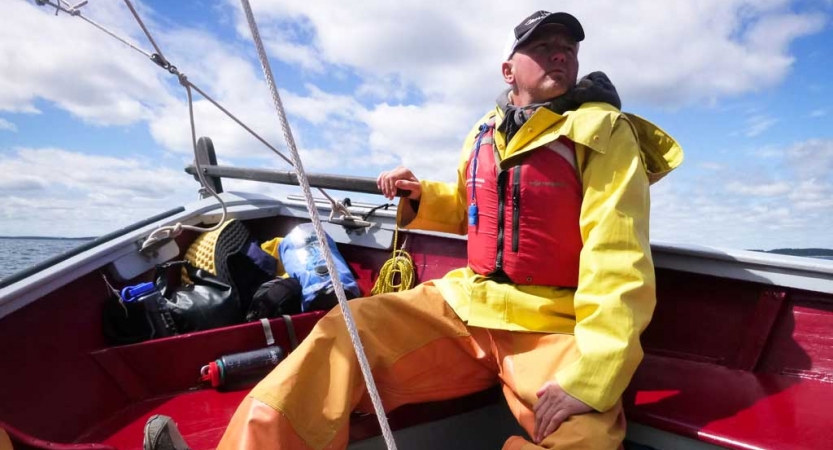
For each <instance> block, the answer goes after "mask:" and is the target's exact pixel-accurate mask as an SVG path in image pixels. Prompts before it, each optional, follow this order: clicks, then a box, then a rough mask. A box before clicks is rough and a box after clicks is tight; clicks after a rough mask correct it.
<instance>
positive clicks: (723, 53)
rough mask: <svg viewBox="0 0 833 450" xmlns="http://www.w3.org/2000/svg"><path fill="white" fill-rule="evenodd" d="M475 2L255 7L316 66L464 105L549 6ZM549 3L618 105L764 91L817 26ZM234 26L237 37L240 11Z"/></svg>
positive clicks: (779, 0) (753, 8) (777, 17)
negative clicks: (524, 23) (528, 20)
mask: <svg viewBox="0 0 833 450" xmlns="http://www.w3.org/2000/svg"><path fill="white" fill-rule="evenodd" d="M229 4H230V5H232V7H234V8H236V2H233V1H231V0H229ZM478 5H479V4H478V3H476V2H473V1H467V2H456V3H452V4H448V3H447V2H441V1H440V0H433V1H425V2H419V3H412V4H407V5H406V4H399V3H396V4H394V3H390V2H385V1H381V0H377V1H365V2H362V3H361V4H356V3H355V2H352V3H344V2H339V1H319V2H290V3H286V2H282V1H280V0H267V1H262V2H258V4H257V5H256V6H257V8H256V11H255V13H256V15H257V17H258V20H259V24H260V26H261V28H262V29H265V30H266V31H267V32H268V31H269V30H283V29H285V28H286V27H287V25H286V24H287V23H288V22H293V21H294V22H300V23H302V24H303V27H302V29H303V31H304V32H303V33H296V35H294V36H293V37H292V38H291V43H292V45H295V46H298V45H306V46H307V47H308V48H309V49H310V51H311V52H313V53H315V54H317V55H319V57H320V58H321V59H322V61H323V62H325V63H326V64H329V65H333V66H338V67H344V66H347V67H352V68H354V69H355V70H356V71H358V72H359V73H360V74H362V75H363V76H366V75H375V76H378V75H380V74H385V75H389V76H393V77H398V78H401V79H402V80H405V81H406V83H408V84H409V85H414V86H417V87H418V88H419V89H420V90H421V91H422V92H423V93H424V94H425V95H427V96H428V97H429V98H431V99H438V100H440V101H443V102H458V103H461V104H464V105H469V106H474V105H483V104H484V102H488V101H489V100H491V99H492V98H493V97H494V96H495V95H496V92H495V91H496V90H497V89H498V88H499V87H500V86H501V81H500V78H499V63H500V56H499V53H500V51H499V50H500V49H501V48H502V46H503V44H504V41H505V39H506V37H507V36H508V35H509V32H510V30H511V27H512V24H514V23H516V22H518V21H519V20H520V19H521V18H522V17H523V16H525V15H526V13H527V12H531V11H534V10H536V9H550V8H552V5H551V4H550V3H548V2H544V1H527V2H523V3H521V4H519V3H518V2H511V3H506V4H495V5H490V7H488V8H482V7H478ZM559 8H561V9H564V10H568V11H571V12H573V13H574V14H575V15H576V16H577V17H579V18H580V19H581V20H582V23H583V24H584V27H585V29H586V31H587V35H588V39H587V41H585V42H584V43H583V44H582V54H581V55H580V56H581V60H582V67H583V69H584V71H585V72H587V71H592V70H598V69H601V70H605V71H607V72H608V73H609V74H610V75H611V77H612V79H613V81H614V82H615V83H616V84H617V87H618V88H619V91H620V93H622V95H623V97H624V99H625V104H626V105H627V104H628V100H629V99H640V100H641V101H649V102H651V103H654V104H656V105H661V106H669V107H677V106H681V105H684V104H687V103H690V102H708V101H710V100H712V99H714V98H719V97H723V96H727V95H738V94H742V93H747V92H755V91H759V90H761V89H764V88H766V87H769V86H772V85H774V84H776V83H778V82H780V81H781V80H783V78H784V77H785V76H786V75H787V73H788V72H789V70H790V68H791V66H792V63H793V57H792V56H791V55H790V54H789V44H790V43H791V42H793V41H794V40H795V39H796V38H798V37H801V36H804V35H807V34H811V33H814V32H817V31H819V30H820V29H821V28H822V26H823V24H824V19H823V17H822V16H820V15H813V14H795V13H793V12H791V10H790V9H791V8H790V2H789V1H785V0H770V1H752V0H731V1H724V0H708V1H701V2H696V3H692V2H685V1H673V2H656V1H653V0H641V1H632V2H627V3H621V2H612V1H607V0H596V1H589V2H588V1H585V2H572V3H568V4H564V5H559ZM667 17H674V20H666V19H665V18H667ZM461 18H465V19H464V20H463V19H461ZM645 24H650V26H646V25H645ZM237 29H238V31H239V33H240V34H241V35H242V36H244V37H245V38H246V39H248V36H249V31H248V28H247V26H246V24H245V22H244V21H243V19H242V15H241V14H240V13H239V12H238V26H237ZM484 30H489V32H486V33H484ZM501 30H503V31H501ZM773 30H777V31H773ZM286 35H287V33H283V34H281V33H277V32H276V33H272V36H273V37H274V39H277V40H279V41H287V40H289V38H287V37H286ZM304 38H306V39H304ZM276 56H277V57H279V58H280V57H283V53H279V54H276ZM287 61H291V60H290V59H287Z"/></svg>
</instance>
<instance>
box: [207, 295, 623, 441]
mask: <svg viewBox="0 0 833 450" xmlns="http://www.w3.org/2000/svg"><path fill="white" fill-rule="evenodd" d="M349 305H350V310H351V312H352V314H353V318H354V319H355V321H356V325H357V328H358V329H359V335H360V337H361V341H362V344H363V346H364V351H365V353H366V354H367V358H368V361H369V362H370V366H371V369H372V371H373V376H374V379H375V381H376V386H377V388H378V391H379V394H380V396H381V398H382V402H383V404H384V407H385V410H386V411H390V410H393V409H394V408H396V407H398V406H401V405H404V404H406V403H420V402H428V401H435V400H447V399H451V398H456V397H461V396H464V395H467V394H472V393H474V392H478V391H481V390H483V389H486V388H488V387H490V386H493V385H495V384H496V383H498V382H502V383H503V392H504V395H505V396H506V400H507V402H508V404H509V408H510V409H511V411H512V413H513V414H514V416H515V417H516V418H517V419H518V422H519V423H520V424H521V426H522V427H523V428H524V429H525V430H526V432H527V433H529V434H530V435H532V433H533V430H534V427H535V418H534V413H533V412H532V406H533V405H534V404H535V402H536V401H537V397H536V395H535V392H536V391H537V390H538V389H539V388H540V387H541V386H542V385H543V384H544V383H545V382H547V381H550V380H553V379H554V375H555V373H556V372H557V371H558V370H559V368H561V367H563V366H565V365H567V364H569V363H571V362H572V361H575V359H576V358H577V357H578V350H577V348H576V345H575V338H574V337H573V336H572V335H567V334H541V333H527V332H512V331H505V330H488V329H484V328H475V327H467V326H466V324H465V323H463V322H462V321H461V320H460V319H459V318H458V317H457V315H456V314H455V313H454V311H453V310H452V309H451V308H450V307H449V306H448V304H447V303H446V302H445V300H444V299H443V297H442V295H440V293H439V290H438V289H437V288H436V287H435V286H434V285H433V284H431V283H430V282H428V283H424V284H421V285H419V286H417V287H416V288H414V289H411V290H409V291H405V292H400V293H395V294H382V295H377V296H374V297H369V298H364V299H356V300H352V301H350V303H349ZM354 410H358V411H362V412H369V413H372V412H373V405H372V403H371V402H370V397H369V396H368V395H367V392H366V388H365V384H364V380H363V378H362V373H361V369H360V367H359V363H358V359H357V358H356V356H355V352H354V350H353V347H352V344H351V342H350V337H349V335H348V333H347V326H346V325H345V323H344V318H343V316H342V313H341V310H340V308H338V307H336V308H333V311H331V312H330V313H329V314H327V315H326V316H324V317H323V318H321V320H320V321H319V323H318V324H317V325H316V326H315V328H314V329H313V330H312V332H311V334H310V335H309V336H308V337H307V338H306V339H305V340H304V341H303V342H302V343H301V345H300V346H299V347H298V348H297V349H296V350H295V351H294V352H292V353H291V354H290V355H289V356H288V357H287V359H286V360H284V361H283V362H281V363H280V364H279V365H278V367H276V368H275V370H273V371H272V373H270V374H269V375H268V376H267V377H266V378H265V379H264V380H263V381H261V382H260V383H259V384H258V385H257V386H256V387H255V388H254V389H253V390H252V392H251V393H250V395H249V396H248V397H247V398H246V399H245V400H244V401H243V403H242V404H241V405H240V406H239V407H238V409H237V412H236V413H235V414H234V417H232V419H231V423H230V424H229V426H228V428H227V429H226V432H225V434H224V436H223V438H222V440H221V442H220V445H219V447H218V449H221V450H227V449H246V450H254V449H264V448H270V449H283V450H296V449H298V450H300V449H315V450H320V449H344V448H346V447H347V443H348V432H349V430H348V425H349V417H350V412H351V411H354ZM624 436H625V417H624V414H623V412H622V406H621V401H620V402H617V404H616V405H615V406H614V407H613V408H612V409H611V410H609V411H606V412H604V413H597V412H593V413H589V414H582V415H576V416H573V417H571V418H569V419H568V420H567V421H565V422H564V423H563V424H562V425H561V426H560V427H559V428H558V430H556V431H555V433H553V434H552V435H550V436H548V437H547V438H546V439H544V440H543V441H542V442H541V443H539V444H538V445H535V444H532V443H530V442H528V441H526V440H525V439H523V438H521V437H517V436H514V437H511V438H509V440H507V441H506V443H505V444H504V447H503V448H504V449H506V450H509V449H511V450H533V449H541V448H545V449H594V450H603V449H611V450H614V449H618V448H620V444H621V442H622V440H623V439H624Z"/></svg>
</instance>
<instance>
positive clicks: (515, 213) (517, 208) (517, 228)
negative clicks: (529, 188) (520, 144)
mask: <svg viewBox="0 0 833 450" xmlns="http://www.w3.org/2000/svg"><path fill="white" fill-rule="evenodd" d="M514 172H515V173H514V174H513V175H514V179H513V180H512V251H513V252H515V253H517V252H518V241H519V240H520V235H521V166H520V165H517V166H515V170H514Z"/></svg>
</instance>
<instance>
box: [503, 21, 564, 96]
mask: <svg viewBox="0 0 833 450" xmlns="http://www.w3.org/2000/svg"><path fill="white" fill-rule="evenodd" d="M577 75H578V43H577V42H576V41H575V40H574V39H573V38H572V37H571V36H570V35H569V34H567V33H566V30H565V29H564V28H563V27H561V26H558V25H545V26H543V27H541V29H540V30H538V31H537V32H536V33H535V35H533V36H532V37H531V38H530V39H529V40H528V41H527V42H525V43H524V44H523V45H522V46H521V47H519V48H518V49H517V50H516V51H515V54H514V55H513V56H512V59H510V60H509V61H507V62H505V63H504V64H503V77H504V80H506V82H507V83H509V84H512V85H514V87H515V92H516V95H515V96H514V97H513V102H514V104H515V105H516V106H526V105H528V104H530V103H539V102H544V101H547V100H550V99H552V98H555V97H558V96H559V95H562V94H564V93H565V92H567V90H569V89H570V88H572V87H573V86H574V85H575V84H576V76H577Z"/></svg>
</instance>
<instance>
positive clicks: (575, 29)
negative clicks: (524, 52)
mask: <svg viewBox="0 0 833 450" xmlns="http://www.w3.org/2000/svg"><path fill="white" fill-rule="evenodd" d="M548 24H557V25H561V26H563V27H564V28H566V29H567V32H568V33H569V34H570V35H571V36H572V37H573V39H575V40H576V42H581V41H583V40H584V28H582V27H581V23H579V21H578V19H576V18H575V17H574V16H573V15H572V14H569V13H565V12H556V13H551V12H549V11H537V12H534V13H532V15H530V16H529V17H527V18H526V19H524V20H523V21H521V23H520V24H518V26H516V27H515V40H514V42H513V43H512V46H511V47H510V48H509V52H508V53H507V54H506V59H509V58H510V57H511V56H512V54H514V53H515V50H517V49H518V47H520V46H521V45H522V44H523V43H524V42H526V41H527V40H529V38H530V37H531V36H532V35H533V34H535V31H536V30H538V28H539V27H541V26H543V25H548Z"/></svg>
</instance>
